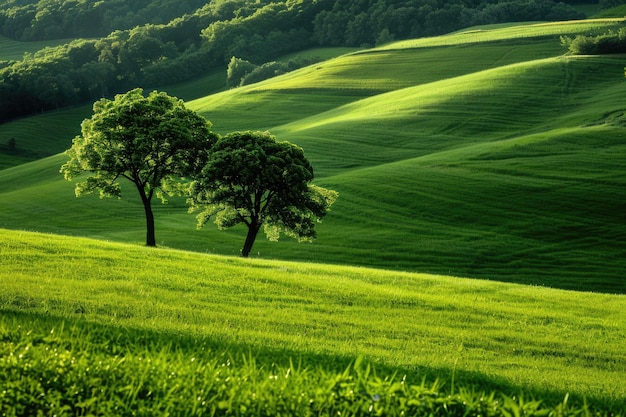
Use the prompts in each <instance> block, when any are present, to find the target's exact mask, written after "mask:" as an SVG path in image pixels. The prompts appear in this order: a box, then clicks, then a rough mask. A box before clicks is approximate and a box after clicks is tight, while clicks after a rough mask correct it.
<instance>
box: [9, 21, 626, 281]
mask: <svg viewBox="0 0 626 417" xmlns="http://www.w3.org/2000/svg"><path fill="white" fill-rule="evenodd" d="M616 24H620V23H619V22H617V23H616V20H595V21H590V22H574V23H558V24H552V25H547V24H544V25H527V26H517V27H515V31H517V36H516V37H515V38H514V39H513V36H512V35H511V33H512V32H511V31H512V29H511V28H509V27H508V26H505V27H502V28H498V29H495V28H494V29H489V34H488V36H487V35H485V36H486V37H485V41H484V42H474V43H468V44H465V43H463V44H457V45H449V44H448V43H449V42H448V41H445V42H444V41H441V42H440V46H436V42H434V41H433V42H432V44H431V45H430V46H424V47H418V46H411V47H409V46H406V47H402V48H400V46H399V45H396V46H395V47H393V48H390V49H385V50H380V49H378V50H370V51H363V52H359V53H350V54H346V55H341V56H339V57H337V58H333V59H330V60H328V61H324V62H321V63H318V64H315V65H312V66H310V67H307V68H303V69H300V70H298V71H295V72H293V73H290V74H286V75H284V76H281V77H276V78H274V79H271V80H267V81H264V82H262V83H259V84H255V85H251V86H245V87H242V88H237V89H232V90H228V91H221V92H218V93H216V94H212V95H209V96H206V97H203V98H200V99H197V100H193V101H190V102H189V106H190V107H191V108H193V109H195V110H197V111H199V112H200V113H201V114H203V115H204V116H205V117H207V119H209V120H210V121H211V122H213V125H214V129H215V130H216V131H217V132H220V133H225V132H229V131H233V130H246V129H263V130H265V129H269V130H270V131H271V132H272V133H274V134H276V135H277V136H278V137H279V138H280V139H284V140H289V141H291V142H293V143H296V144H298V145H300V146H302V147H303V149H304V151H305V154H306V156H307V157H308V158H309V160H310V161H311V162H312V164H313V167H314V169H315V173H316V182H317V183H318V184H319V185H321V186H324V187H327V188H332V189H335V190H337V191H338V192H339V199H338V200H337V202H336V204H335V205H334V206H333V208H332V211H331V212H330V213H329V215H328V216H327V217H326V218H325V219H324V221H323V222H322V223H321V224H319V225H318V239H317V240H316V242H315V243H313V244H299V243H297V242H295V241H292V240H289V239H284V240H281V241H280V242H278V243H270V242H267V241H265V240H264V239H262V238H261V239H259V240H258V241H257V243H256V244H255V247H254V248H253V255H254V256H255V257H261V258H273V259H286V260H298V261H309V262H321V263H329V264H344V265H361V266H368V267H382V268H388V269H394V270H408V271H415V272H429V273H436V274H444V275H454V276H461V277H473V278H488V279H492V280H498V281H511V282H518V283H525V284H532V285H545V286H552V287H559V288H567V289H576V290H591V291H601V292H610V293H624V292H625V291H626V287H625V282H624V279H623V271H624V270H625V268H626V256H624V254H625V253H626V252H625V250H626V223H625V222H624V214H623V213H625V212H626V210H625V206H624V199H623V195H624V189H625V185H626V184H625V181H624V178H625V176H624V172H625V171H626V160H625V159H624V155H625V154H626V149H625V146H626V145H625V142H624V126H625V121H624V111H625V110H624V104H623V97H624V93H625V91H624V89H625V88H626V84H625V83H624V57H623V56H620V55H613V56H585V57H569V56H563V52H564V49H563V48H562V47H561V46H560V45H559V42H558V33H559V32H558V30H559V28H567V30H565V32H564V33H568V34H571V33H573V32H572V29H571V28H572V27H578V30H584V31H589V30H594V31H602V30H606V29H608V28H611V27H615V25H616ZM527 28H528V30H529V31H530V32H529V33H530V34H529V35H528V36H527V37H526V38H524V37H523V34H524V31H525V30H526V29H527ZM500 31H502V32H500ZM536 31H542V32H540V33H543V35H537V34H536ZM546 33H548V34H549V36H547V35H545V34H546ZM451 36H460V35H458V34H456V35H451ZM481 36H482V35H481ZM458 42H460V41H458ZM208 77H209V78H207V79H205V80H204V81H202V82H203V83H204V85H205V86H206V87H205V88H207V89H208V88H211V87H210V86H216V87H215V88H216V89H217V90H219V88H220V87H219V86H217V79H218V78H211V77H217V76H216V75H214V74H212V75H209V76H208ZM209 79H213V80H214V81H215V84H213V83H211V82H210V81H208V80H209ZM166 91H167V90H166ZM179 91H187V92H188V93H189V94H191V93H192V92H193V88H192V86H191V85H186V86H184V87H183V88H182V89H181V90H179ZM172 94H174V90H173V92H172ZM88 110H89V109H88V108H85V109H75V110H72V111H69V112H55V113H50V114H46V115H42V116H38V117H35V118H32V119H30V118H29V119H24V120H20V121H15V122H11V123H7V124H4V125H1V126H0V138H4V137H9V136H14V137H16V138H17V148H18V150H20V149H21V146H22V145H23V146H24V147H26V148H28V147H30V148H31V150H32V149H37V148H42V149H47V151H46V152H49V153H50V154H51V155H52V156H50V157H49V158H46V159H42V160H37V161H34V162H31V163H29V164H22V165H19V166H16V167H12V168H7V169H4V170H2V171H0V193H1V194H2V196H1V198H0V227H3V228H7V229H18V230H33V231H42V232H49V233H58V234H64V235H73V236H88V237H94V238H98V239H105V240H115V241H120V242H131V243H137V244H140V243H141V242H142V241H143V240H144V219H143V214H142V209H141V205H140V203H139V201H138V197H136V196H135V191H134V190H133V189H132V188H130V186H127V187H126V188H125V190H124V193H125V194H124V199H122V200H99V199H98V198H97V197H95V196H90V197H85V198H80V199H76V198H75V197H74V193H73V187H74V185H73V184H71V183H68V182H65V181H64V180H63V178H62V177H61V175H60V174H59V173H58V169H59V167H60V165H61V164H62V163H63V162H64V156H63V155H60V154H57V155H54V154H55V152H61V151H63V150H64V149H66V148H67V147H69V146H70V143H71V138H72V137H73V135H74V134H75V133H73V132H76V131H77V130H78V128H79V125H80V120H82V118H83V117H85V116H84V115H85V113H89V111H88ZM29 122H31V123H32V125H29ZM55 123H58V125H57V124H55ZM52 125H54V128H52V127H51V126H52ZM37 126H42V128H40V129H39V128H38V129H37V130H36V129H35V127H37ZM46 126H50V129H49V130H48V131H46V129H45V127H46ZM11 129H12V130H11ZM55 132H64V133H55ZM22 138H23V139H22ZM26 138H30V139H26ZM2 140H4V139H0V144H1V143H2V142H1V141H2ZM26 144H28V145H26ZM55 147H56V148H55ZM11 158H12V156H11V155H5V157H4V159H0V161H3V160H4V161H9V160H12V159H11ZM7 164H8V162H5V165H4V166H7ZM155 209H156V220H157V229H156V233H157V241H158V244H159V245H161V246H166V247H170V248H178V249H185V250H193V251H198V252H208V253H213V254H223V255H237V254H238V253H239V249H240V248H241V245H242V243H243V238H244V230H243V229H237V228H235V229H233V230H228V231H218V230H217V229H216V228H214V227H213V225H212V224H208V225H207V226H206V227H205V228H204V229H202V230H196V229H195V220H194V218H193V216H192V215H189V214H187V213H186V207H185V204H184V202H183V201H180V200H176V199H173V200H172V201H171V202H170V204H169V205H167V206H161V205H159V204H157V203H155Z"/></svg>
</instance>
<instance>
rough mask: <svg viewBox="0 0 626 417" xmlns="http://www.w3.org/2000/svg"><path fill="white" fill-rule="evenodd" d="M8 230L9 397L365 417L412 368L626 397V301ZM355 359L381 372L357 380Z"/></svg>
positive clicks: (410, 378) (4, 238) (477, 393)
mask: <svg viewBox="0 0 626 417" xmlns="http://www.w3.org/2000/svg"><path fill="white" fill-rule="evenodd" d="M0 242H1V243H0V259H2V269H1V270H0V311H1V312H2V314H1V315H0V335H1V337H0V349H1V350H2V352H3V355H2V357H3V359H2V360H1V361H0V366H1V367H2V368H3V372H2V373H1V374H2V375H5V378H6V377H8V379H7V381H11V385H10V389H8V390H7V389H5V390H4V391H3V392H2V393H0V405H2V406H3V407H7V404H13V405H16V404H17V405H19V404H21V403H20V401H33V403H34V404H41V405H40V406H41V407H45V408H46V409H49V410H53V411H56V412H57V413H58V415H62V413H63V406H68V404H70V405H71V406H72V407H74V409H75V410H76V409H77V408H80V407H82V409H83V410H91V411H93V412H97V410H105V411H100V412H106V410H108V411H109V412H113V413H116V414H123V415H130V414H131V413H132V412H133V411H134V412H135V413H139V414H141V415H149V414H151V415H155V414H154V413H155V412H156V413H160V414H164V413H165V412H166V411H169V412H173V413H174V415H177V414H176V411H178V412H180V413H182V414H184V412H181V411H180V410H187V415H199V413H200V411H198V410H204V411H210V410H211V407H213V408H214V409H216V408H220V409H221V408H224V410H225V409H227V408H228V404H236V405H237V409H236V410H235V411H233V410H231V411H232V414H237V413H240V414H241V415H244V414H245V413H244V412H243V411H242V410H244V409H243V408H241V405H246V404H247V405H246V407H248V408H247V410H248V412H249V413H251V414H255V412H254V408H250V407H263V406H265V407H273V406H275V405H276V401H279V400H280V398H283V399H284V398H289V400H288V402H289V401H291V402H292V405H293V404H296V405H297V404H298V402H297V400H296V399H297V398H301V400H300V405H297V406H298V407H303V408H300V410H303V409H308V408H307V405H305V404H306V403H309V401H311V400H313V403H315V404H316V405H319V403H323V402H327V403H328V404H332V403H333V401H336V402H337V404H343V403H345V404H346V405H345V407H346V408H344V409H343V410H344V411H347V410H350V408H349V407H354V402H355V401H357V403H358V404H359V407H361V406H362V405H363V403H365V408H364V409H363V410H362V414H363V415H365V414H366V410H367V409H368V407H369V406H370V405H371V406H381V407H384V404H386V403H385V401H389V404H391V403H392V401H399V398H401V397H402V396H403V395H404V394H402V389H403V388H402V384H400V382H401V381H402V379H403V377H405V384H406V386H410V385H414V386H416V387H421V388H419V389H423V390H426V391H429V390H430V391H429V392H430V394H428V395H427V396H426V397H424V399H423V400H422V402H423V403H424V404H426V403H427V401H428V400H433V398H440V399H441V401H442V402H441V403H440V405H441V404H443V403H445V401H444V400H445V398H450V397H447V396H448V394H450V393H454V392H456V393H457V394H459V393H464V394H463V395H465V397H463V398H465V400H469V399H470V398H471V399H472V400H473V401H479V399H480V397H481V396H483V399H486V398H488V397H489V395H490V392H491V391H493V390H496V391H498V392H501V393H503V394H505V395H507V396H509V397H511V396H517V397H518V398H519V396H520V394H523V398H526V402H530V399H531V398H536V399H539V400H541V401H542V403H543V405H544V406H546V407H548V406H549V407H558V406H559V404H561V407H562V403H563V399H564V398H565V397H566V394H567V393H569V399H568V403H569V404H570V405H571V406H572V407H574V410H578V412H581V411H582V410H581V409H580V407H582V404H583V403H584V401H585V400H584V398H585V399H586V402H587V403H588V404H589V405H591V406H592V407H596V408H597V409H599V410H604V411H608V410H611V409H613V410H619V409H620V407H624V406H626V403H624V398H626V391H625V389H624V387H626V380H625V375H626V363H625V362H624V356H623V351H622V347H623V344H624V340H626V314H625V312H626V299H624V296H619V295H602V294H592V293H578V292H570V291H563V290H554V289H548V288H541V287H532V286H520V285H515V284H505V283H496V282H491V281H480V280H468V279H458V278H451V277H444V276H431V275H424V274H410V273H403V272H392V271H382V270H369V269H364V268H354V267H331V266H326V265H316V264H303V263H288V262H278V261H266V260H258V259H257V260H243V259H239V258H232V257H219V256H217V257H216V256H211V255H201V254H198V253H191V252H181V251H173V250H167V249H153V248H145V247H140V246H137V245H125V244H117V243H104V242H101V241H95V240H88V239H79V238H70V237H59V236H52V235H41V234H35V233H26V232H16V231H6V230H0ZM357 357H362V358H364V360H365V362H366V363H370V364H372V365H373V366H374V368H375V369H376V372H377V375H378V376H379V377H380V378H381V379H376V378H375V377H374V374H373V373H371V371H370V373H369V374H367V372H368V371H367V367H366V366H365V365H363V366H360V365H357V366H356V367H355V368H348V371H347V373H345V374H344V373H343V371H344V370H345V369H346V368H347V367H348V364H349V363H350V362H353V361H354V360H355V359H356V358H357ZM292 372H293V374H291V373H292ZM393 372H396V377H395V379H394V381H395V382H397V383H398V384H399V385H396V388H395V390H396V391H395V394H394V395H389V396H387V393H389V392H393V389H391V388H390V386H388V385H385V383H383V381H382V380H384V379H385V378H391V377H392V373H393ZM366 374H367V375H366ZM289 375H292V376H293V379H292V380H289ZM342 375H343V376H342ZM229 376H230V377H232V378H233V381H235V382H232V383H229V379H228V377H229ZM342 378H345V379H342ZM423 378H426V383H425V384H424V385H422V380H423ZM437 378H438V379H439V383H440V385H441V384H443V386H442V387H439V388H435V389H433V390H431V387H432V384H433V383H434V381H435V379H437ZM453 379H454V382H453ZM307 381H308V382H307ZM320 381H321V382H320ZM357 381H360V382H357ZM453 383H454V389H453V388H452V384H453ZM342 384H343V385H342ZM351 384H353V385H351ZM5 387H7V385H5ZM334 387H336V388H334ZM341 387H344V388H345V387H348V389H344V390H343V391H342V388H341ZM416 389H418V388H416ZM348 391H351V392H352V393H351V394H350V393H349V392H348ZM278 392H280V393H281V394H277V393H278ZM333 392H335V394H332V393H333ZM433 392H441V397H439V394H434V393H433ZM472 392H474V395H472V394H471V393H472ZM481 392H484V393H485V394H481ZM41 394H43V395H44V397H41ZM283 395H284V397H283ZM333 395H334V397H333ZM498 395H499V394H498ZM257 396H258V398H257ZM381 397H384V400H383V402H381V403H378V401H380V400H381ZM391 397H394V398H391ZM491 398H492V399H494V397H491ZM495 398H496V399H497V400H499V401H500V405H502V402H503V397H500V396H498V397H495ZM224 401H225V402H224ZM229 401H230V402H229ZM246 401H247V402H246ZM255 401H259V402H255ZM263 401H264V402H263ZM466 402H467V401H466ZM33 403H31V404H33ZM310 404H311V403H309V405H310ZM394 404H399V403H394ZM468 404H469V403H468ZM468 404H465V406H462V405H461V404H457V405H456V406H458V407H459V408H455V410H456V411H455V412H458V413H459V414H458V415H462V414H463V413H464V411H467V410H468V409H469V408H460V407H470V405H468ZM448 405H450V404H448ZM397 406H399V405H397ZM405 406H406V404H405ZM456 406H455V407H456ZM55 407H56V408H55ZM281 407H282V406H281ZM285 407H286V406H285ZM494 407H495V406H494V404H493V401H492V402H491V408H494ZM192 408H193V410H192ZM267 409H270V408H267ZM433 409H434V408H433ZM224 410H221V411H224ZM250 410H252V411H250ZM283 410H286V408H283ZM328 410H330V411H328ZM328 410H327V412H328V414H330V413H331V412H332V413H334V414H335V415H336V411H337V410H338V409H337V408H335V409H333V408H330V409H328ZM352 410H353V411H354V410H355V409H354V408H352ZM389 410H390V409H388V412H389V415H393V414H392V413H391V411H389ZM427 410H428V409H427ZM494 410H495V408H494ZM65 411H66V412H67V409H66V410H65ZM430 411H432V409H430ZM496 411H497V410H496ZM216 412H217V411H216ZM439 412H440V413H442V414H438V415H443V413H444V410H443V409H441V410H440V411H439ZM269 413H270V414H271V412H269ZM474 413H475V414H479V411H476V410H474ZM160 414H159V415H160ZM322 414H323V415H328V414H324V413H322ZM446 415H448V414H446ZM453 415H457V414H453ZM472 415H474V414H472ZM483 415H504V413H499V414H498V413H496V412H495V411H494V413H493V414H487V413H486V412H485V411H483ZM561 415H575V414H574V413H572V414H566V413H563V414H561Z"/></svg>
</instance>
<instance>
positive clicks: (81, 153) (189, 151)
mask: <svg viewBox="0 0 626 417" xmlns="http://www.w3.org/2000/svg"><path fill="white" fill-rule="evenodd" d="M93 110H94V114H93V116H92V117H91V119H86V120H85V121H83V123H82V125H81V133H82V135H81V136H77V137H76V138H74V141H73V144H72V147H71V148H70V149H69V150H67V151H66V154H67V155H68V156H69V158H70V159H69V161H68V162H67V163H65V164H64V165H63V166H62V167H61V172H62V173H63V174H64V176H65V178H66V179H67V180H72V179H73V178H75V177H76V176H78V175H80V174H82V173H85V172H88V173H91V174H93V175H92V176H89V177H88V178H86V179H85V180H84V181H81V182H79V183H77V184H76V189H75V192H76V196H80V195H83V194H89V193H92V192H94V191H96V190H99V191H100V198H103V197H118V198H121V188H120V183H119V181H118V180H119V179H120V178H126V179H127V180H129V181H131V182H132V183H133V184H135V186H136V188H137V191H138V192H139V196H140V197H141V202H142V203H143V207H144V211H145V215H146V245H147V246H156V238H155V233H154V215H153V212H152V206H151V202H152V197H153V196H154V195H155V193H156V195H157V197H160V198H161V200H162V201H163V202H165V192H164V191H163V187H164V185H165V184H166V183H167V181H168V180H171V179H174V178H176V177H181V176H192V175H194V173H195V172H196V170H199V168H201V167H202V166H203V165H204V162H205V161H206V158H207V155H208V151H209V149H210V148H211V146H212V145H213V144H214V143H215V141H216V140H217V136H216V135H215V134H213V133H212V132H211V130H210V128H211V123H210V122H208V121H206V120H205V119H204V118H203V117H201V116H200V115H198V114H197V113H195V112H193V111H192V110H189V109H187V108H186V107H185V105H184V103H183V101H182V100H179V99H177V98H175V97H170V96H169V95H167V94H166V93H159V92H156V91H153V92H152V93H150V94H149V95H148V96H147V97H144V95H143V90H142V89H140V88H137V89H134V90H131V91H129V92H127V93H126V94H119V95H117V96H115V99H114V100H108V99H101V100H99V101H97V102H96V103H95V104H94V106H93Z"/></svg>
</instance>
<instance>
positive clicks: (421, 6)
mask: <svg viewBox="0 0 626 417" xmlns="http://www.w3.org/2000/svg"><path fill="white" fill-rule="evenodd" d="M603 1H604V3H601V5H606V6H611V5H612V3H611V2H613V3H614V2H615V1H613V0H603ZM203 3H204V4H203ZM568 3H570V4H567V3H562V2H554V1H552V0H505V1H499V0H445V1H444V0H338V1H335V0H282V1H270V0H254V1H252V0H213V1H210V2H209V3H206V0H182V1H181V0H159V1H149V0H124V1H122V0H109V1H96V0H65V1H59V0H39V1H37V0H0V34H2V35H3V36H6V37H9V38H12V39H14V40H20V41H32V40H52V39H64V38H78V39H77V40H74V41H71V42H69V43H67V44H64V45H61V46H58V47H54V48H46V49H43V50H41V51H39V52H37V53H35V54H27V55H25V56H24V58H23V59H22V60H20V61H17V62H15V61H0V122H2V121H6V120H8V119H11V118H15V117H19V116H24V115H27V114H32V113H36V112H41V111H46V110H50V109H55V108H61V107H65V106H69V105H75V104H79V103H85V102H89V101H94V100H96V99H98V98H100V97H103V96H111V95H112V94H115V93H118V92H122V91H126V90H129V89H131V88H135V87H138V86H140V87H152V86H157V85H164V84H171V83H173V82H178V81H184V80H189V79H192V78H194V77H198V76H201V75H203V74H206V73H207V72H208V71H210V70H212V69H215V68H226V66H227V64H228V63H229V62H231V60H232V59H233V57H237V58H238V59H241V60H245V61H247V62H250V63H251V64H253V65H254V66H262V65H263V64H264V63H267V62H269V61H272V60H273V59H275V58H276V57H278V56H280V55H283V54H285V53H289V52H293V51H298V50H302V49H305V48H308V47H313V46H373V45H377V44H382V43H386V42H389V41H392V40H399V39H407V38H412V37H420V36H427V35H437V34H442V33H446V32H450V31H453V30H457V29H461V28H464V27H470V26H474V25H479V24H489V23H501V22H514V21H537V20H541V21H548V20H550V21H557V20H569V19H577V18H583V17H584V16H583V15H581V14H580V13H579V12H577V11H576V10H575V9H574V8H573V7H572V6H571V4H573V3H576V1H569V2H568ZM265 68H266V69H267V66H266V67H265ZM237 81H238V80H237ZM234 84H235V85H236V84H238V82H236V83H234ZM231 85H233V84H231Z"/></svg>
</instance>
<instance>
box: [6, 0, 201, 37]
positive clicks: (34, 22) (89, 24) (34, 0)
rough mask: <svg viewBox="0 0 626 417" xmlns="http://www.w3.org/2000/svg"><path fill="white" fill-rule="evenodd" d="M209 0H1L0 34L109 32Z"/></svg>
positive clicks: (160, 20)
mask: <svg viewBox="0 0 626 417" xmlns="http://www.w3.org/2000/svg"><path fill="white" fill-rule="evenodd" d="M206 2H207V1H206V0H107V1H97V0H86V1H85V0H63V1H59V0H0V34H2V35H4V36H7V37H9V38H12V39H15V40H19V41H35V40H49V39H64V38H79V37H98V36H106V35H108V34H109V33H111V32H113V31H114V30H122V29H131V28H133V27H135V26H140V25H144V24H147V23H153V24H161V23H168V22H169V21H170V20H172V19H174V18H176V17H179V16H182V15H183V14H185V13H193V12H194V11H195V10H197V9H198V8H199V7H202V6H203V5H204V4H205V3H206Z"/></svg>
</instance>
